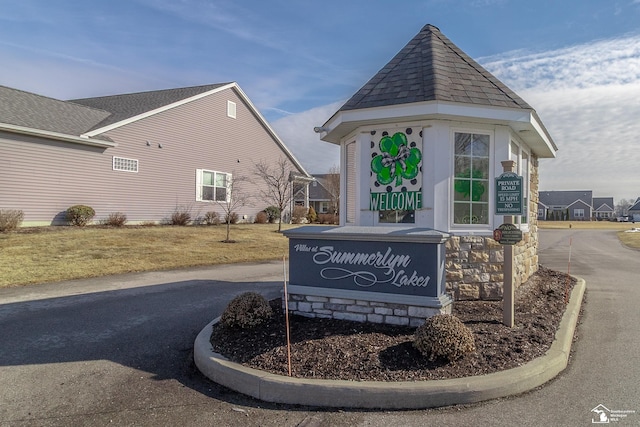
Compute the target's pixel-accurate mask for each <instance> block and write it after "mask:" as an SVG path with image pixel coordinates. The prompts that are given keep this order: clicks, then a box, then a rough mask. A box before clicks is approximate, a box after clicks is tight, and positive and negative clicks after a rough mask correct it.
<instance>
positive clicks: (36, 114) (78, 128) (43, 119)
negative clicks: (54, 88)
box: [0, 86, 111, 136]
mask: <svg viewBox="0 0 640 427" xmlns="http://www.w3.org/2000/svg"><path fill="white" fill-rule="evenodd" d="M110 114H111V113H109V112H108V111H104V110H101V109H95V108H89V107H87V106H84V105H79V104H73V103H70V102H65V101H60V100H58V99H54V98H48V97H46V96H42V95H37V94H35V93H30V92H25V91H22V90H18V89H13V88H10V87H6V86H0V123H6V124H9V125H15V126H20V127H23V128H31V129H39V130H44V131H49V132H57V133H62V134H67V135H74V136H80V135H82V134H83V133H85V132H87V131H88V130H90V129H91V128H93V127H94V126H96V125H97V124H98V123H100V122H102V121H103V120H105V119H106V118H107V117H108V116H109V115H110Z"/></svg>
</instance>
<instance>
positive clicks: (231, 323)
mask: <svg viewBox="0 0 640 427" xmlns="http://www.w3.org/2000/svg"><path fill="white" fill-rule="evenodd" d="M272 315H273V310H272V309H271V306H270V305H269V302H268V301H267V300H266V299H265V298H264V297H263V296H262V295H260V294H258V293H256V292H245V293H243V294H240V295H238V296H237V297H235V298H234V299H232V300H231V302H230V303H229V304H228V305H227V307H226V308H225V309H224V311H223V312H222V317H221V318H220V322H221V323H222V324H223V325H224V326H226V327H228V328H238V329H249V328H253V327H254V326H258V325H259V324H261V323H263V322H265V321H266V320H268V319H269V318H271V316H272Z"/></svg>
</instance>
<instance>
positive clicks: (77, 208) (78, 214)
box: [66, 205, 96, 227]
mask: <svg viewBox="0 0 640 427" xmlns="http://www.w3.org/2000/svg"><path fill="white" fill-rule="evenodd" d="M94 216H96V211H95V210H93V208H92V207H91V206H86V205H74V206H71V207H70V208H69V209H67V212H66V220H67V222H69V224H71V225H75V226H77V227H84V226H85V225H87V224H88V223H89V222H90V221H91V220H92V219H93V217H94Z"/></svg>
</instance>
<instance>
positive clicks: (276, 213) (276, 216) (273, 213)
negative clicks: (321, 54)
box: [264, 206, 280, 224]
mask: <svg viewBox="0 0 640 427" xmlns="http://www.w3.org/2000/svg"><path fill="white" fill-rule="evenodd" d="M264 212H265V213H266V214H267V218H268V219H269V222H270V223H271V224H273V223H274V222H276V221H278V220H280V209H278V207H277V206H269V207H267V208H265V209H264Z"/></svg>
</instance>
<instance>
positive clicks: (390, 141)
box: [371, 132, 422, 187]
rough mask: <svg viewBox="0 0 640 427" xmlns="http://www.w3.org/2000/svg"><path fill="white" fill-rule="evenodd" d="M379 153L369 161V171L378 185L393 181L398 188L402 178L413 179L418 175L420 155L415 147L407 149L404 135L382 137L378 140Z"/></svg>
mask: <svg viewBox="0 0 640 427" xmlns="http://www.w3.org/2000/svg"><path fill="white" fill-rule="evenodd" d="M380 151H382V154H379V155H377V156H375V157H374V158H373V159H372V160H371V170H372V171H373V172H374V173H375V174H376V175H377V179H378V182H379V183H380V184H382V185H387V184H390V183H391V182H393V180H394V179H395V180H396V184H395V185H396V187H399V186H400V185H402V179H403V178H404V179H413V178H415V177H416V176H417V175H418V172H419V171H420V161H421V160H422V153H421V152H420V150H418V149H417V148H415V147H414V148H409V146H408V144H407V136H406V135H405V134H404V133H402V132H397V133H395V134H394V135H393V136H392V137H389V136H384V137H383V138H382V139H381V140H380Z"/></svg>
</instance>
